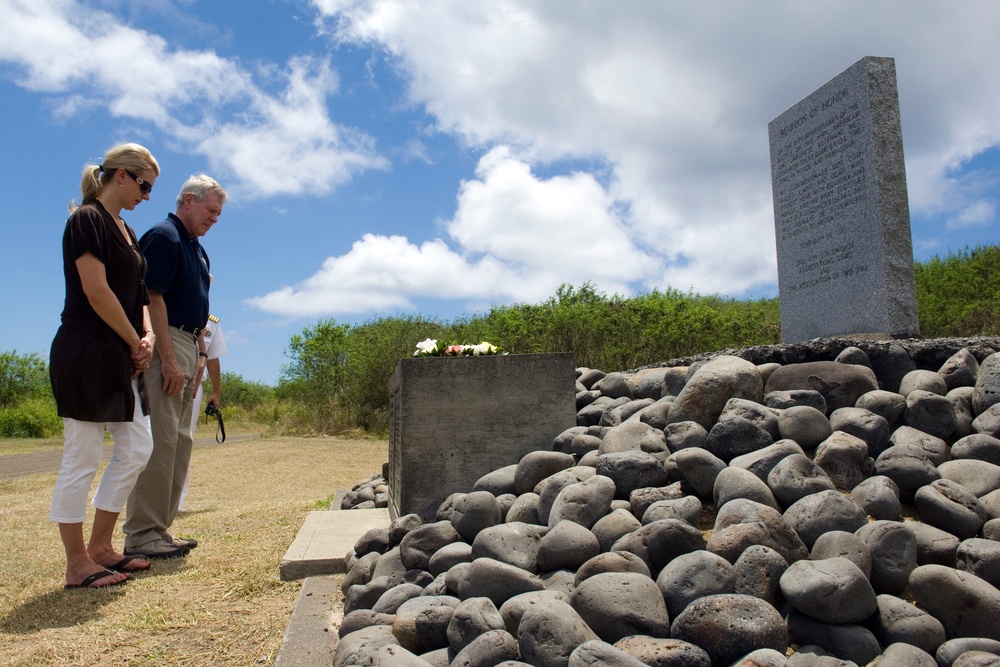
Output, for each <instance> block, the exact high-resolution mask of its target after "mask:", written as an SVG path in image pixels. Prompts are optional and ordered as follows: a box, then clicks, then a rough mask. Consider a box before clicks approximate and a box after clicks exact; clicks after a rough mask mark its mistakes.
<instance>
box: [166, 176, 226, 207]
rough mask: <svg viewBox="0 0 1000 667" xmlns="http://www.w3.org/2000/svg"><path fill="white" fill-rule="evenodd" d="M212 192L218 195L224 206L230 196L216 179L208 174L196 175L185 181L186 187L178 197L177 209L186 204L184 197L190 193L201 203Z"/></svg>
mask: <svg viewBox="0 0 1000 667" xmlns="http://www.w3.org/2000/svg"><path fill="white" fill-rule="evenodd" d="M210 191H211V192H214V193H215V194H217V195H218V196H219V200H220V202H221V203H223V204H225V203H226V200H227V199H229V195H228V194H226V191H225V190H223V189H222V186H221V185H219V182H218V181H216V180H215V179H214V178H212V177H211V176H208V175H206V174H195V175H194V176H191V177H189V178H188V179H187V180H186V181H184V185H182V186H181V191H180V193H178V195H177V207H178V208H180V206H181V205H182V204H183V203H184V195H186V194H187V193H189V192H190V193H191V194H193V195H194V198H195V199H197V200H198V201H201V200H203V199H204V198H205V195H206V194H208V192H210Z"/></svg>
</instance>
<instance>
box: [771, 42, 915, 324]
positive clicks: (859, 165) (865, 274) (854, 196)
mask: <svg viewBox="0 0 1000 667" xmlns="http://www.w3.org/2000/svg"><path fill="white" fill-rule="evenodd" d="M768 134H769V139H770V149H771V185H772V190H773V195H774V227H775V241H776V246H777V251H778V290H779V297H780V302H781V336H782V339H783V340H784V341H786V342H791V341H799V340H807V339H809V338H816V337H821V336H835V335H841V334H851V333H887V334H895V335H899V334H906V335H914V334H917V333H918V329H919V326H918V320H917V308H916V285H915V279H914V275H913V250H912V246H911V242H910V218H909V207H908V204H907V196H906V172H905V168H904V166H903V148H902V133H901V129H900V123H899V103H898V99H897V94H896V72H895V65H894V63H893V61H892V59H890V58H873V57H866V58H863V59H861V60H860V61H858V62H857V63H855V64H854V65H852V66H851V67H849V68H848V69H847V70H845V71H844V72H842V73H841V74H840V75H838V76H837V77H835V78H834V79H832V80H831V81H829V82H827V83H826V84H825V85H824V86H822V87H820V88H819V89H817V90H816V91H815V92H813V93H812V94H811V95H809V96H808V97H806V98H805V99H803V100H801V101H800V102H798V103H797V104H795V105H794V106H792V107H791V108H790V109H788V110H787V111H785V112H784V113H783V114H781V115H780V116H778V117H777V118H775V119H774V120H773V121H771V122H770V123H769V125H768Z"/></svg>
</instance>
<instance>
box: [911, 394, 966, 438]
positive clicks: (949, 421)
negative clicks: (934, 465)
mask: <svg viewBox="0 0 1000 667" xmlns="http://www.w3.org/2000/svg"><path fill="white" fill-rule="evenodd" d="M903 422H904V423H905V424H906V425H907V426H912V427H913V428H915V429H918V430H921V431H923V432H925V433H930V434H931V435H934V436H937V437H939V438H949V437H951V435H952V434H953V433H954V432H955V429H956V427H957V426H958V422H957V421H956V419H955V408H954V406H953V405H952V402H951V401H950V400H948V399H947V398H945V397H944V396H939V395H938V394H936V393H932V392H929V391H922V390H920V389H917V390H914V391H912V392H910V394H909V395H908V396H907V397H906V409H905V410H904V411H903Z"/></svg>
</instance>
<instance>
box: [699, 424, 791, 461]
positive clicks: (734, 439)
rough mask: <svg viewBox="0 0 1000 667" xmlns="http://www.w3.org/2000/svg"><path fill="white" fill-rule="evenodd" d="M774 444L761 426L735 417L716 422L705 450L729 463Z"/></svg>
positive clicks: (709, 434) (710, 430)
mask: <svg viewBox="0 0 1000 667" xmlns="http://www.w3.org/2000/svg"><path fill="white" fill-rule="evenodd" d="M775 430H777V429H775ZM773 443H774V438H773V437H772V435H771V434H770V433H768V432H767V431H766V430H765V429H764V428H762V427H761V426H760V425H758V424H757V423H755V422H754V421H751V420H749V419H746V418H745V417H739V416H733V417H729V418H728V419H725V420H720V421H718V422H716V423H715V425H714V426H712V428H711V429H709V431H708V437H707V438H705V449H706V450H708V451H709V452H711V453H712V454H714V455H715V456H717V457H719V458H720V459H722V460H723V461H726V462H727V463H728V462H729V461H731V460H732V459H734V458H736V457H737V456H742V455H744V454H749V453H750V452H756V451H758V450H761V449H764V448H765V447H767V446H768V445H771V444H773Z"/></svg>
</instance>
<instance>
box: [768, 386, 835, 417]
mask: <svg viewBox="0 0 1000 667" xmlns="http://www.w3.org/2000/svg"><path fill="white" fill-rule="evenodd" d="M764 405H765V406H767V407H769V408H773V409H775V410H787V409H788V408H794V407H795V406H797V405H808V406H809V407H811V408H816V409H817V410H819V411H820V412H822V413H823V414H824V415H825V414H826V413H827V409H826V399H824V398H823V394H821V393H819V392H818V391H816V390H815V389H788V390H780V391H772V392H768V393H767V394H766V395H765V396H764Z"/></svg>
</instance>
